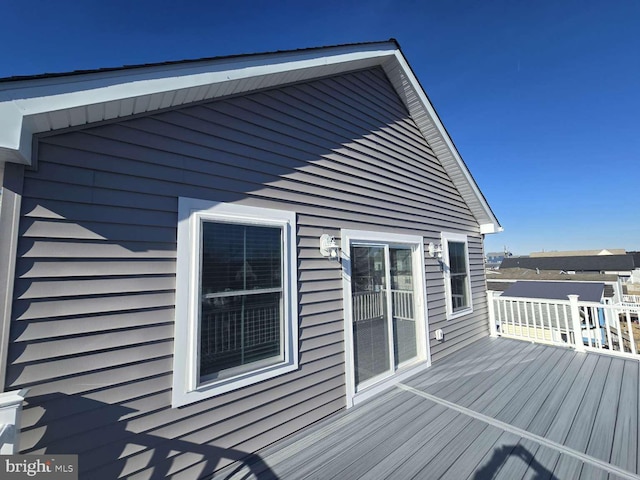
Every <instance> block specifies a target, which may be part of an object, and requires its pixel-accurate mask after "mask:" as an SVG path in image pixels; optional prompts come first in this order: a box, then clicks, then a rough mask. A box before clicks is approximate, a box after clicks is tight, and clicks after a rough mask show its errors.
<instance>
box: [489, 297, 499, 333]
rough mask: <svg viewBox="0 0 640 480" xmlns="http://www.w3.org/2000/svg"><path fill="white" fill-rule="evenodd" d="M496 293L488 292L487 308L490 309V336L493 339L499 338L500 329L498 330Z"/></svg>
mask: <svg viewBox="0 0 640 480" xmlns="http://www.w3.org/2000/svg"><path fill="white" fill-rule="evenodd" d="M493 298H494V292H493V290H487V302H488V304H487V307H488V309H489V335H490V336H492V337H497V336H498V329H497V328H496V310H495V305H494V304H493Z"/></svg>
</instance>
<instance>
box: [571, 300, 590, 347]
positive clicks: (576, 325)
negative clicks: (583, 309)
mask: <svg viewBox="0 0 640 480" xmlns="http://www.w3.org/2000/svg"><path fill="white" fill-rule="evenodd" d="M568 297H569V304H570V309H571V326H572V328H573V343H574V345H575V347H576V352H585V351H586V350H585V348H584V342H583V341H582V325H581V323H580V308H579V307H578V298H579V297H580V296H579V295H568Z"/></svg>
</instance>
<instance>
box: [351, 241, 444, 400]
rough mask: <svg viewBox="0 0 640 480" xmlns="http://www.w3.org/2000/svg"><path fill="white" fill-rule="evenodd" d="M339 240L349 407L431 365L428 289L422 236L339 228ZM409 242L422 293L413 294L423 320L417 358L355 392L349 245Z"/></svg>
mask: <svg viewBox="0 0 640 480" xmlns="http://www.w3.org/2000/svg"><path fill="white" fill-rule="evenodd" d="M340 237H341V240H342V245H341V256H342V258H341V260H342V279H343V282H342V289H343V306H344V336H345V380H346V395H347V408H350V407H352V406H354V405H357V404H358V403H361V402H362V401H364V400H366V399H368V398H371V397H373V396H375V395H377V394H379V393H380V392H382V391H384V390H386V389H388V388H389V387H391V386H393V385H395V384H397V383H399V382H401V381H403V380H405V379H406V378H408V377H410V376H411V375H414V374H415V373H417V372H419V371H422V370H424V369H425V368H428V367H429V366H430V365H431V349H430V345H429V334H428V332H429V321H428V315H427V289H426V285H427V282H426V273H425V264H424V258H425V257H424V239H423V237H421V236H418V235H404V234H397V233H386V232H375V231H364V230H347V229H342V230H341V231H340ZM352 243H363V244H376V243H377V244H405V245H406V244H409V245H412V246H413V248H416V249H417V250H418V253H417V254H416V255H413V259H414V264H413V267H414V269H415V271H416V276H415V278H416V280H417V281H418V282H419V285H417V286H416V291H419V292H422V295H416V300H417V309H416V317H417V318H420V319H422V321H420V322H417V325H418V328H419V330H418V332H417V334H418V345H417V347H418V357H417V358H416V360H415V362H413V363H412V364H411V365H408V366H407V367H405V368H403V369H402V370H399V371H398V372H397V373H395V374H393V375H391V376H390V377H388V378H386V379H384V380H382V381H380V382H379V383H376V384H375V385H372V386H370V387H367V388H366V389H364V390H362V391H361V392H356V386H355V378H354V365H355V358H354V351H353V324H352V308H353V307H352V302H351V244H352Z"/></svg>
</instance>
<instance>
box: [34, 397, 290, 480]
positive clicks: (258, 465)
mask: <svg viewBox="0 0 640 480" xmlns="http://www.w3.org/2000/svg"><path fill="white" fill-rule="evenodd" d="M28 403H29V407H30V408H39V409H43V410H44V414H43V415H42V417H41V418H40V420H39V421H38V422H37V424H36V425H34V426H33V427H31V429H41V428H42V426H44V433H42V436H41V439H40V441H39V442H38V444H37V445H36V447H40V448H38V453H40V452H41V448H42V446H44V451H43V452H42V453H46V454H73V455H78V463H79V477H80V478H92V479H96V480H99V479H104V480H113V479H115V478H123V477H127V476H129V475H133V474H136V473H140V472H144V475H145V477H148V478H158V479H160V478H167V477H170V476H172V475H176V474H177V473H179V472H180V471H181V469H183V468H184V465H185V463H184V460H183V459H181V458H180V457H181V456H182V455H183V454H191V455H194V456H199V457H200V458H201V459H200V460H194V461H192V462H189V464H188V465H193V464H195V468H196V469H198V470H199V472H193V474H192V475H194V478H199V477H200V476H201V475H210V474H212V473H213V472H214V471H215V470H216V469H217V468H219V467H220V465H221V464H222V465H224V464H226V463H229V462H230V461H233V462H238V465H239V467H238V468H245V469H248V470H249V471H250V472H251V473H254V474H255V475H256V476H258V475H259V478H261V479H277V476H276V475H275V474H274V473H273V472H272V471H271V469H270V467H269V466H268V465H267V464H266V463H265V462H264V461H263V460H262V458H261V457H260V456H259V455H256V454H254V453H249V452H245V451H241V450H236V449H233V448H220V447H215V446H212V445H207V444H200V443H195V442H192V441H188V440H182V439H179V438H177V439H176V438H173V439H171V438H164V437H160V436H157V435H152V434H148V433H135V432H132V431H129V430H128V418H127V417H130V416H131V415H132V414H135V413H136V410H135V409H132V408H129V407H124V406H122V405H117V404H115V405H113V404H108V403H104V402H100V401H97V400H93V399H90V398H86V397H83V396H80V395H64V394H54V395H42V396H37V397H31V398H29V399H28ZM87 448H91V450H90V451H88V450H87ZM176 460H177V461H176ZM188 468H194V467H188ZM190 474H191V472H190Z"/></svg>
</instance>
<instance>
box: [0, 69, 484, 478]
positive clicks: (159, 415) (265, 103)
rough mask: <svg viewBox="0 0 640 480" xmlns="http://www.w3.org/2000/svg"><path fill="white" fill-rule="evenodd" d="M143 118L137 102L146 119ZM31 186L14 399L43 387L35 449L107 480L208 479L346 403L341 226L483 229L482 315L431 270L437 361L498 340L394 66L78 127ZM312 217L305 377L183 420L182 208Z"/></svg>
mask: <svg viewBox="0 0 640 480" xmlns="http://www.w3.org/2000/svg"><path fill="white" fill-rule="evenodd" d="M132 108H134V107H133V106H132ZM38 152H39V158H38V169H37V170H36V171H29V172H27V173H26V174H25V184H24V198H23V203H22V219H21V225H20V241H19V246H18V258H17V262H16V283H15V284H16V288H15V298H14V307H13V313H12V331H11V342H12V343H11V347H10V352H9V368H8V372H7V382H6V387H7V388H11V389H16V388H20V387H31V389H32V390H31V394H30V396H29V398H28V405H27V406H26V408H25V411H24V422H23V432H22V444H21V448H22V451H23V452H24V453H41V452H45V451H46V452H49V453H78V454H79V455H80V465H81V469H82V471H81V475H83V474H84V475H89V476H90V477H91V478H118V477H132V478H136V477H137V476H139V477H140V478H148V477H149V476H154V477H155V476H157V477H160V476H174V477H175V478H181V477H189V476H190V475H194V474H195V473H194V472H196V471H197V472H198V474H205V473H207V472H211V471H213V470H215V469H217V468H220V467H222V466H224V465H226V464H228V463H230V462H232V461H235V460H238V459H240V458H242V457H243V456H245V455H247V454H249V453H251V452H253V451H255V450H257V449H259V448H261V447H263V446H265V445H267V444H268V443H271V442H273V441H275V440H276V439H278V438H280V437H283V436H285V435H287V434H289V433H292V432H294V431H296V430H298V429H300V428H302V427H304V426H306V425H308V424H310V423H313V422H315V421H317V420H319V419H320V418H322V417H324V416H326V415H328V414H330V413H332V412H335V411H337V410H339V409H341V408H343V407H344V405H345V385H344V375H345V372H344V332H343V303H342V272H341V268H340V265H339V264H337V263H333V262H328V261H327V260H326V259H324V258H321V257H320V255H319V252H318V239H319V237H320V235H321V234H322V233H330V234H332V235H335V236H336V237H338V238H339V236H340V229H341V228H348V229H364V230H379V231H388V232H395V233H409V234H419V235H422V236H423V237H425V241H426V242H429V241H438V239H439V236H440V232H441V231H443V230H446V231H454V232H457V233H464V234H467V235H470V237H469V238H470V240H469V249H470V255H471V268H472V291H473V299H474V307H475V308H474V312H473V314H472V315H469V316H467V317H464V318H461V319H457V320H456V321H455V322H449V323H447V321H446V319H445V303H444V284H443V279H442V272H441V271H440V269H439V268H438V264H437V261H435V260H434V259H430V258H426V259H425V268H426V271H427V299H428V302H429V305H428V307H429V312H428V313H429V321H430V327H431V333H430V335H429V336H430V337H433V330H434V329H435V328H448V329H449V330H450V332H447V336H446V341H445V342H444V343H441V344H437V345H436V344H434V346H433V348H432V351H433V354H434V358H440V357H443V356H446V355H447V354H449V353H452V352H454V351H456V350H458V349H459V348H462V347H463V346H464V345H466V344H468V343H470V342H471V341H472V340H473V339H475V338H478V337H479V336H481V335H484V334H486V332H487V327H486V323H487V322H486V305H485V300H484V275H483V273H482V268H483V262H482V243H481V236H480V234H479V227H478V224H477V221H476V220H475V219H474V217H473V215H472V214H471V212H470V211H469V209H468V208H467V206H466V204H465V203H464V201H463V200H462V199H461V197H460V195H459V193H458V192H457V191H456V189H455V187H454V185H453V183H452V182H451V179H450V178H449V177H448V176H447V174H446V172H445V171H444V169H443V168H442V165H440V163H439V162H438V161H437V159H436V157H435V156H434V154H433V152H432V150H431V149H430V147H429V146H428V145H427V143H426V142H425V140H424V138H423V137H422V136H421V134H420V132H419V130H418V128H417V127H416V125H415V123H414V121H413V120H412V119H411V118H410V117H409V116H408V113H407V111H406V108H405V107H404V105H403V104H402V103H401V101H400V100H399V98H398V97H397V95H396V94H395V92H394V90H393V89H392V87H391V85H390V84H389V81H388V80H387V78H386V77H385V75H384V73H383V72H382V70H380V69H373V70H366V71H361V72H357V73H352V74H347V75H342V76H339V77H335V78H327V79H323V80H318V81H313V82H310V83H305V84H298V85H292V86H289V87H284V88H280V89H277V90H267V91H263V92H258V93H255V94H251V95H246V96H242V97H237V98H229V99H225V100H220V101H216V102H210V103H203V104H198V105H194V106H186V107H183V108H181V109H176V110H170V111H166V112H162V113H157V114H154V115H151V116H142V117H138V118H132V119H129V120H125V121H120V122H117V123H106V124H103V125H100V126H96V127H92V128H86V129H82V130H72V131H69V132H65V133H60V134H57V135H52V136H47V137H42V138H40V140H39V148H38ZM180 196H185V197H194V198H200V199H204V200H212V201H220V202H236V203H240V204H245V205H253V206H260V207H266V208H277V209H285V210H293V211H295V212H296V213H297V222H298V232H297V242H298V244H297V247H298V275H299V278H298V280H299V291H298V296H299V297H298V298H299V331H300V369H299V370H298V371H296V372H292V373H290V374H286V375H282V376H279V377H276V378H273V379H270V380H267V381H265V382H261V383H259V384H256V385H252V386H250V387H247V388H244V389H241V390H235V391H233V392H230V393H227V394H224V395H220V396H218V397H215V398H212V399H209V400H205V401H202V402H198V403H196V404H191V405H188V406H186V407H183V408H180V409H172V408H171V406H170V401H171V378H172V372H171V368H172V355H173V318H174V314H175V313H174V303H175V267H176V264H175V258H176V234H177V206H178V201H177V199H178V197H180Z"/></svg>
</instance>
